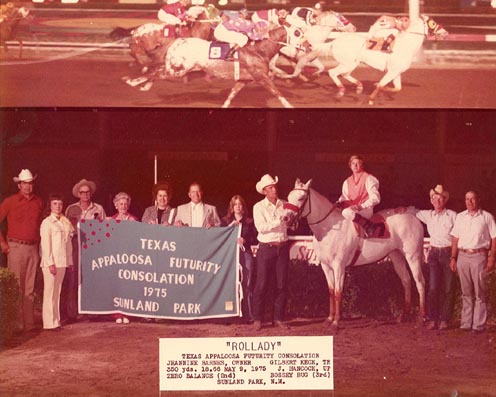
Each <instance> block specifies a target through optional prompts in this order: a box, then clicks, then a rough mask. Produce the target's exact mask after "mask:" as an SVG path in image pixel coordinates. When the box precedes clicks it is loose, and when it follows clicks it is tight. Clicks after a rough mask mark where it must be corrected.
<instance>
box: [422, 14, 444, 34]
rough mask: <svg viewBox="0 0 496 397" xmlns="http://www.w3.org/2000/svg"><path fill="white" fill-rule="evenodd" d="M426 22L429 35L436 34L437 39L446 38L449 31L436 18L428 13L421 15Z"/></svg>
mask: <svg viewBox="0 0 496 397" xmlns="http://www.w3.org/2000/svg"><path fill="white" fill-rule="evenodd" d="M420 17H421V18H422V21H423V22H424V26H425V31H426V34H427V36H435V37H436V38H437V39H444V38H446V36H448V34H449V33H448V31H447V30H446V29H444V28H443V27H442V26H441V25H440V24H438V23H437V22H436V21H435V20H434V19H432V18H431V17H429V16H427V15H421V16H420Z"/></svg>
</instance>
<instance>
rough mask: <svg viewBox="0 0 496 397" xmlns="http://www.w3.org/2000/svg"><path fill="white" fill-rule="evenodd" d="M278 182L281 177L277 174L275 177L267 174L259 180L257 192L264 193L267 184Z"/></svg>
mask: <svg viewBox="0 0 496 397" xmlns="http://www.w3.org/2000/svg"><path fill="white" fill-rule="evenodd" d="M277 182H279V179H278V178H277V176H276V177H275V178H272V177H271V176H270V175H269V174H265V175H264V176H263V177H262V178H260V180H259V181H258V182H257V185H256V189H257V192H258V193H260V194H264V192H263V190H264V188H266V187H267V186H270V185H275V184H276V183H277Z"/></svg>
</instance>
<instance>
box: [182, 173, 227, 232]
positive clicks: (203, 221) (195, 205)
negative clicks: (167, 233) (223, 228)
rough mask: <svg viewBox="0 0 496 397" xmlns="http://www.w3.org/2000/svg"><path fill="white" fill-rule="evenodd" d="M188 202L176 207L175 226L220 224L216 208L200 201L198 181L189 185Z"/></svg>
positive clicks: (208, 226) (201, 194) (200, 190)
mask: <svg viewBox="0 0 496 397" xmlns="http://www.w3.org/2000/svg"><path fill="white" fill-rule="evenodd" d="M188 197H189V198H190V200H191V201H190V202H189V203H187V204H183V205H180V206H179V207H177V214H176V220H175V222H174V225H175V226H191V227H204V228H206V229H210V228H211V227H214V226H220V218H219V214H218V213H217V208H216V207H215V206H213V205H209V204H205V203H204V202H203V201H202V198H203V190H202V188H201V186H200V184H199V183H198V182H193V183H192V184H191V185H190V186H189V191H188Z"/></svg>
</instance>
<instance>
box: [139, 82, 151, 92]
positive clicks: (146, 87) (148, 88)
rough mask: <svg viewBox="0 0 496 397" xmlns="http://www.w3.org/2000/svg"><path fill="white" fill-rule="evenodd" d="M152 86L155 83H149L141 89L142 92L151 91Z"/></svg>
mask: <svg viewBox="0 0 496 397" xmlns="http://www.w3.org/2000/svg"><path fill="white" fill-rule="evenodd" d="M152 85H153V83H152V82H150V81H149V82H147V83H145V84H143V85H142V86H141V87H140V91H150V88H152Z"/></svg>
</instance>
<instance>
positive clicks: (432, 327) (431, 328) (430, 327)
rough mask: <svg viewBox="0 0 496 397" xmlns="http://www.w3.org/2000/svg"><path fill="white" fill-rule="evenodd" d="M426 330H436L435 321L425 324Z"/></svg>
mask: <svg viewBox="0 0 496 397" xmlns="http://www.w3.org/2000/svg"><path fill="white" fill-rule="evenodd" d="M426 328H427V329H430V330H433V329H436V328H437V325H436V322H435V321H429V322H428V323H427V327H426Z"/></svg>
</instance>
